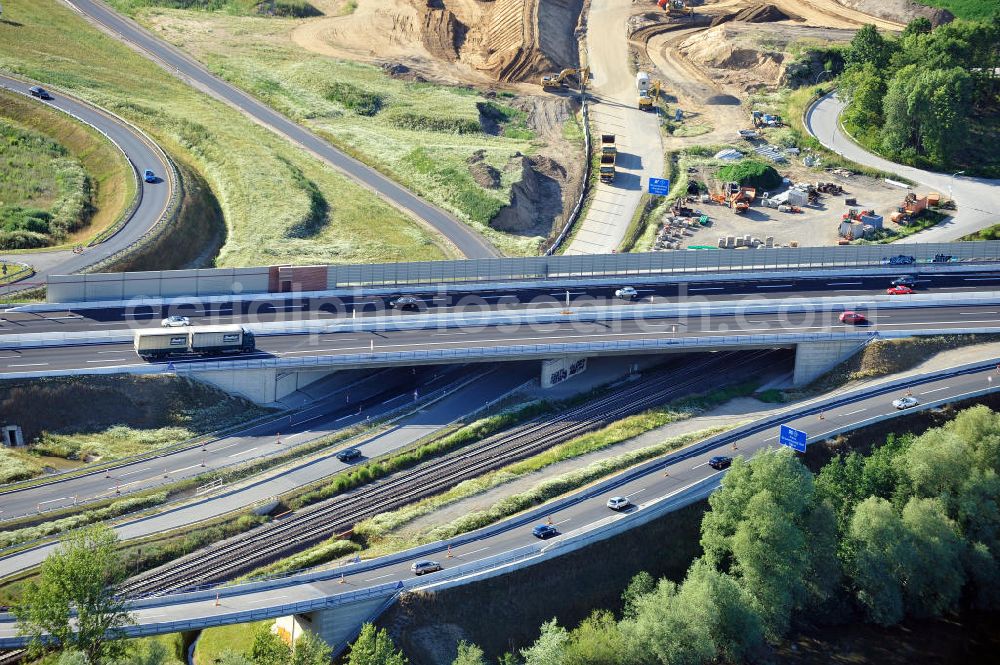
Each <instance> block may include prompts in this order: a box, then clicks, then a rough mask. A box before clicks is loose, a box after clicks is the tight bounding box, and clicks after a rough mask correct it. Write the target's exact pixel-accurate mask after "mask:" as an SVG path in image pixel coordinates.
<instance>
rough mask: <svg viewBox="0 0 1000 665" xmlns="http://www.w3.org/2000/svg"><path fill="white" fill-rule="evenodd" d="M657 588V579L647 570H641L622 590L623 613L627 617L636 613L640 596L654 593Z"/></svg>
mask: <svg viewBox="0 0 1000 665" xmlns="http://www.w3.org/2000/svg"><path fill="white" fill-rule="evenodd" d="M654 589H656V580H654V579H653V576H652V575H650V574H649V573H647V572H646V571H645V570H640V571H639V572H638V573H636V574H635V575H634V576H633V577H632V579H631V580H630V581H629V583H628V586H627V587H625V591H624V592H622V614H623V615H624V616H626V617H629V616H633V615H634V614H635V609H636V603H637V602H638V601H639V598H640V597H642V596H645V595H646V594H648V593H653V590H654Z"/></svg>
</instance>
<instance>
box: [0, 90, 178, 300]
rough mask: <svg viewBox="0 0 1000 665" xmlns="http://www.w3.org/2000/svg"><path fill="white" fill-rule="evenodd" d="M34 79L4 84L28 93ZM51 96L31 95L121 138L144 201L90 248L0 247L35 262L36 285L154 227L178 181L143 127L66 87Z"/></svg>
mask: <svg viewBox="0 0 1000 665" xmlns="http://www.w3.org/2000/svg"><path fill="white" fill-rule="evenodd" d="M31 85H32V84H31V83H27V82H25V81H22V80H19V79H15V78H11V77H9V76H3V75H0V87H3V88H6V89H8V90H13V91H15V92H17V93H20V94H24V95H27V94H28V88H29V87H31ZM50 92H51V93H52V99H49V100H41V99H37V98H32V99H33V101H34V102H35V103H38V104H46V105H48V106H52V107H54V108H57V109H59V110H60V111H64V112H66V113H68V114H70V115H71V116H75V117H76V118H78V119H79V120H81V121H83V122H85V123H87V124H89V125H91V126H93V127H95V128H96V129H97V130H98V131H100V132H102V133H104V134H105V135H106V136H107V137H108V138H109V139H111V141H113V142H114V143H116V144H117V145H118V146H119V147H120V148H121V149H122V151H123V152H124V153H125V155H126V157H127V158H128V161H129V164H130V166H131V168H132V170H133V171H134V172H135V175H134V176H133V177H136V178H137V179H138V183H139V188H140V189H139V192H138V196H139V197H140V200H139V205H138V207H137V208H136V209H135V211H134V212H133V213H132V214H131V215H130V216H129V218H128V220H127V221H126V223H125V225H124V226H123V227H122V228H121V230H119V231H118V232H117V233H116V234H115V235H113V236H112V237H110V238H108V239H107V240H105V241H104V242H102V243H99V244H96V245H94V246H93V247H86V248H84V251H83V252H82V253H79V254H77V253H74V252H73V251H72V250H69V249H65V250H57V251H44V250H43V251H38V252H30V253H26V254H6V255H5V254H3V251H2V250H0V260H4V261H10V262H16V261H23V262H25V263H29V264H31V266H32V267H33V268H34V269H35V275H34V276H33V277H32V278H31V279H30V281H31V282H32V283H33V284H34V283H37V282H42V283H44V281H45V279H46V278H47V277H48V276H49V275H66V274H69V273H74V272H79V271H80V270H83V269H84V268H87V267H88V266H92V265H94V264H95V263H99V262H100V261H103V260H104V259H106V258H108V257H109V256H111V255H113V254H115V253H117V252H119V251H121V250H123V249H125V248H127V247H129V246H131V245H133V244H134V243H135V242H136V241H138V240H139V238H141V237H142V236H143V235H144V234H145V233H146V232H148V231H149V230H150V229H152V228H153V227H154V226H155V225H156V224H157V223H158V222H159V221H160V220H161V218H162V217H163V214H164V212H165V211H166V209H167V206H168V205H169V203H170V197H171V193H172V189H173V187H174V186H175V184H174V183H173V181H172V180H173V177H174V176H173V170H172V169H171V168H170V166H169V165H167V164H166V163H165V162H164V155H163V153H162V152H161V151H160V150H159V149H158V148H157V147H156V146H155V145H153V144H152V143H151V142H150V141H149V139H147V138H146V137H144V136H143V135H142V134H141V133H140V132H139V131H138V130H136V129H135V128H134V127H132V126H131V125H129V124H128V123H127V122H125V121H124V120H121V119H120V118H117V117H115V116H114V115H112V114H110V113H108V112H107V111H104V110H102V109H99V108H97V107H95V106H93V105H91V104H88V103H84V102H82V101H80V100H78V99H76V98H74V97H68V96H66V95H65V94H63V93H62V92H59V91H57V90H51V91H50ZM146 169H150V170H151V171H153V172H154V173H155V174H156V175H157V178H158V180H157V182H154V183H148V182H145V181H143V179H142V178H139V177H138V175H139V174H141V173H142V172H143V171H144V170H146ZM21 288H23V285H22V284H18V283H16V282H15V283H14V284H13V285H10V286H6V287H0V296H2V295H3V294H5V293H10V292H12V291H15V290H19V289H21Z"/></svg>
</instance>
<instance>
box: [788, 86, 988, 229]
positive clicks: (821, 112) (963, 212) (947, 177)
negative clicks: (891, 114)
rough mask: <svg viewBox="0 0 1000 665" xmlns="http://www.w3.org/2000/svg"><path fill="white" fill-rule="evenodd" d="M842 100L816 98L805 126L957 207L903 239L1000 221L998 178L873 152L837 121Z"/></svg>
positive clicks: (829, 143) (854, 155) (829, 145)
mask: <svg viewBox="0 0 1000 665" xmlns="http://www.w3.org/2000/svg"><path fill="white" fill-rule="evenodd" d="M844 106H845V104H844V102H842V101H841V100H840V99H838V98H837V97H835V96H833V95H832V94H830V95H827V96H826V97H824V98H823V99H821V100H820V101H819V102H817V103H816V104H815V105H814V106H813V107H812V108H811V109H810V110H809V112H808V113H807V114H806V129H808V130H809V132H810V133H811V134H812V135H813V136H815V137H816V138H817V139H819V141H820V143H822V144H823V145H824V146H826V147H827V148H829V149H831V150H833V151H834V152H836V153H838V154H840V155H843V156H844V157H846V158H847V159H850V160H852V161H855V162H857V163H858V164H864V165H865V166H870V167H872V168H876V169H880V170H882V171H886V172H888V173H896V174H899V175H901V176H903V177H904V178H908V179H910V180H912V181H913V182H916V183H918V184H919V186H920V187H919V193H923V194H926V193H927V192H928V191H935V192H939V193H940V194H942V195H945V196H951V197H953V198H954V199H955V201H956V203H957V204H958V210H957V211H956V213H955V215H954V216H953V217H952V218H951V219H950V220H948V221H945V222H942V223H941V224H938V225H937V226H935V227H933V228H930V229H927V230H926V231H921V232H920V233H916V234H914V235H912V236H909V237H908V238H906V242H949V241H952V240H957V239H958V238H960V237H962V236H964V235H968V234H970V233H975V232H976V231H978V230H980V229H983V228H986V227H987V226H991V225H993V224H997V223H1000V180H989V179H987V178H971V177H966V176H957V177H952V175H951V174H948V173H935V172H933V171H924V170H922V169H917V168H914V167H912V166H903V165H902V164H896V163H894V162H890V161H889V160H887V159H883V158H882V157H879V156H878V155H875V154H872V153H870V152H868V151H867V150H865V149H864V148H862V147H861V146H859V145H858V144H857V143H855V142H854V141H853V139H851V138H850V137H849V136H848V135H847V134H846V133H845V132H844V131H843V128H842V127H841V125H840V113H841V112H842V111H843V110H844Z"/></svg>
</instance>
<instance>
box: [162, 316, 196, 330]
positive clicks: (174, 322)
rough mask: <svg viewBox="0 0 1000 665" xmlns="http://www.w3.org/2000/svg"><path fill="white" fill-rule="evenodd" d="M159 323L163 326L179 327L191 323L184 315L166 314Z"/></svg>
mask: <svg viewBox="0 0 1000 665" xmlns="http://www.w3.org/2000/svg"><path fill="white" fill-rule="evenodd" d="M160 325H161V326H163V327H164V328H179V327H181V326H189V325H191V319H189V318H188V317H186V316H168V317H167V318H165V319H163V320H162V321H160Z"/></svg>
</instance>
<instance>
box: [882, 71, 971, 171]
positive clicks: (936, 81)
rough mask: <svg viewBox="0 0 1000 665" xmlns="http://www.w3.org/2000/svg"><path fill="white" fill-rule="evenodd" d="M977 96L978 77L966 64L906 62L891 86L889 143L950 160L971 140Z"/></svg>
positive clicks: (902, 151) (899, 150) (910, 153)
mask: <svg viewBox="0 0 1000 665" xmlns="http://www.w3.org/2000/svg"><path fill="white" fill-rule="evenodd" d="M971 96H972V79H971V78H970V76H969V74H968V72H966V71H965V70H963V69H962V68H960V67H955V68H952V69H929V70H928V69H925V68H924V67H921V66H918V65H907V66H906V67H903V68H902V69H900V70H899V71H898V72H896V74H895V75H894V76H893V78H892V80H891V81H890V82H889V87H888V90H887V92H886V97H885V103H884V112H885V125H884V138H883V141H882V145H883V147H884V148H885V149H886V150H889V151H890V152H892V153H894V154H897V155H903V156H904V157H907V158H912V157H914V156H926V157H927V158H929V159H930V160H932V161H933V162H934V163H937V164H948V163H949V162H950V161H951V159H952V158H953V156H954V155H955V154H957V153H959V152H960V151H961V150H963V149H964V148H965V146H966V144H967V142H968V136H969V122H968V120H969V115H970V112H971V105H970V101H971Z"/></svg>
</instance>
